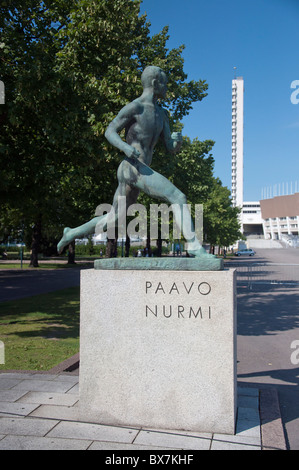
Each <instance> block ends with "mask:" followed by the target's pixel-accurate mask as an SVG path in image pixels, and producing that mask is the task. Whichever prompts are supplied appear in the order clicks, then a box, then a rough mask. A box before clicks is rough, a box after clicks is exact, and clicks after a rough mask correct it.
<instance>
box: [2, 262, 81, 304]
mask: <svg viewBox="0 0 299 470" xmlns="http://www.w3.org/2000/svg"><path fill="white" fill-rule="evenodd" d="M79 285H80V269H78V268H74V269H69V268H68V269H63V268H61V269H53V270H52V269H45V270H40V269H39V270H36V271H35V270H34V269H32V270H31V269H30V270H29V269H26V270H25V269H24V270H10V269H2V270H0V302H4V301H6V300H16V299H21V298H23V297H31V296H32V295H38V294H45V293H47V292H53V291H55V290H58V289H64V288H66V287H73V286H79Z"/></svg>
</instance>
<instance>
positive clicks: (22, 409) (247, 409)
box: [0, 372, 285, 451]
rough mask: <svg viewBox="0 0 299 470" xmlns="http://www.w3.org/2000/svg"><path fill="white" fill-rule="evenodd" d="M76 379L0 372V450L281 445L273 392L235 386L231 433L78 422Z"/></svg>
mask: <svg viewBox="0 0 299 470" xmlns="http://www.w3.org/2000/svg"><path fill="white" fill-rule="evenodd" d="M78 381H79V377H78V375H77V373H74V374H67V373H62V374H47V373H45V374H41V373H30V372H27V373H24V372H23V373H22V372H21V373H11V372H8V373H2V374H0V450H24V449H26V450H107V451H108V450H115V451H117V450H132V451H134V450H138V451H140V450H152V451H161V450H178V451H179V450H185V451H197V450H256V451H257V450H262V449H272V448H276V449H284V448H285V442H284V439H283V434H282V432H281V431H282V427H281V422H280V419H279V416H276V417H275V416H272V417H270V414H271V413H273V397H272V398H271V397H263V396H262V395H261V394H260V393H259V390H258V389H256V388H248V387H239V389H238V418H237V428H236V434H235V435H227V434H210V433H200V432H198V433H197V432H184V431H177V432H176V431H168V430H156V429H147V428H136V427H117V426H106V425H104V424H95V423H91V422H84V421H82V420H79V417H78V403H79V386H78V385H79V384H78ZM269 399H270V401H269ZM271 399H272V402H271ZM262 402H263V404H262ZM261 404H262V407H261ZM269 413H270V414H269ZM270 418H271V421H270V423H271V425H270V429H268V428H267V426H268V424H269V419H270ZM272 418H273V419H272Z"/></svg>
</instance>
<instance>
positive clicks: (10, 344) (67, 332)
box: [0, 287, 80, 370]
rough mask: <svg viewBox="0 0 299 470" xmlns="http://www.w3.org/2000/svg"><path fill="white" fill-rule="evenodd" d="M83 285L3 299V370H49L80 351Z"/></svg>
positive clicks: (0, 312)
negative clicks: (7, 300)
mask: <svg viewBox="0 0 299 470" xmlns="http://www.w3.org/2000/svg"><path fill="white" fill-rule="evenodd" d="M79 313H80V288H79V287H71V288H68V289H63V290H60V291H56V292H51V293H49V294H42V295H36V296H33V297H29V298H25V299H20V300H14V301H9V302H1V303H0V341H2V342H3V343H4V347H5V364H0V370H1V369H2V370H8V369H16V370H48V369H51V368H52V367H54V366H56V365H57V364H59V363H60V362H62V361H64V360H65V359H68V358H69V357H71V356H73V355H74V354H76V353H77V352H78V351H79Z"/></svg>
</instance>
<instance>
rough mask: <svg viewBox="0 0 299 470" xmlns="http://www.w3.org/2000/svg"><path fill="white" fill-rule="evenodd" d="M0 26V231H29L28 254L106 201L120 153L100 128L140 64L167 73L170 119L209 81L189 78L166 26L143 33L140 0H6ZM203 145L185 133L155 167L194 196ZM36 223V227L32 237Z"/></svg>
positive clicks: (129, 93)
mask: <svg viewBox="0 0 299 470" xmlns="http://www.w3.org/2000/svg"><path fill="white" fill-rule="evenodd" d="M0 35H1V36H0V37H1V39H0V64H1V69H0V79H1V80H2V81H3V82H4V84H5V89H6V103H5V105H1V107H0V125H1V135H0V159H1V166H0V181H1V188H0V204H1V214H0V237H1V233H2V237H4V236H6V235H7V233H8V232H10V231H12V230H13V229H14V230H15V231H16V230H17V231H18V230H19V228H18V227H17V225H18V223H19V226H20V227H21V226H22V227H24V228H25V232H26V238H28V236H30V233H31V234H32V236H33V248H34V247H36V249H35V250H33V251H35V258H36V253H37V251H38V249H39V248H38V243H39V242H40V241H41V240H42V239H44V240H46V239H54V240H55V239H58V238H59V237H60V235H61V231H62V228H63V227H64V226H65V225H69V226H77V225H80V224H81V223H83V222H85V221H86V220H88V219H89V218H90V217H91V216H92V215H93V213H94V210H95V208H96V206H97V205H98V204H100V203H103V202H111V201H112V197H113V194H114V191H115V189H116V184H117V181H116V176H115V175H116V169H117V166H118V164H119V163H120V160H121V158H122V156H121V155H119V152H118V151H116V150H115V149H113V148H112V147H111V146H109V145H108V143H107V141H106V140H105V138H104V132H105V130H106V128H107V126H108V124H109V123H110V122H111V120H112V119H113V118H114V117H115V115H116V114H117V113H118V112H119V110H120V109H121V108H122V107H123V106H124V105H125V104H126V103H128V102H129V101H132V100H133V99H135V98H136V97H137V96H139V95H140V94H141V92H142V89H141V83H140V76H141V73H142V71H143V69H144V68H145V67H146V66H147V65H158V66H160V67H161V68H162V69H163V70H164V71H165V72H166V73H167V74H168V77H169V84H168V94H167V97H166V99H165V101H164V102H163V103H161V104H162V105H163V106H164V107H166V108H167V109H168V110H169V112H170V118H171V121H172V124H174V125H175V126H179V121H180V120H181V119H182V118H183V117H184V116H185V115H187V114H188V113H189V111H190V109H192V104H193V103H194V102H196V101H200V100H202V99H203V98H204V97H205V96H206V94H207V88H208V86H207V84H206V83H205V81H203V80H198V81H194V80H192V81H188V77H187V75H186V73H185V72H184V60H183V57H182V53H183V50H184V46H183V45H182V46H180V47H178V48H174V49H171V50H169V49H168V48H167V41H168V39H169V35H168V28H167V27H164V28H163V29H162V31H161V32H160V33H158V34H155V35H151V34H150V23H149V22H148V20H147V17H146V15H140V0H54V1H49V0H44V1H36V0H22V1H18V0H17V1H14V0H12V1H9V0H8V1H6V2H1V6H0ZM211 146H212V144H211V143H210V142H203V143H201V142H198V141H196V142H193V143H192V144H191V143H190V142H187V143H186V144H185V147H184V149H183V151H182V153H181V155H180V157H178V158H177V159H175V160H171V159H170V160H168V159H166V158H165V154H163V155H164V156H162V154H161V152H162V150H159V149H158V150H157V155H156V158H155V162H154V165H155V169H156V170H157V171H161V172H162V173H163V174H165V175H166V176H169V177H170V178H172V180H173V181H174V182H175V184H177V185H178V187H184V188H187V190H188V191H186V193H188V197H189V195H190V198H191V199H192V200H195V199H196V198H197V197H198V198H199V199H200V200H203V199H205V195H206V194H207V188H208V187H210V185H211V181H210V180H211V174H210V173H209V170H208V167H209V165H208V164H206V163H207V162H208V161H209V157H207V162H206V163H205V164H204V163H203V162H204V159H201V158H199V159H198V156H200V155H204V154H208V153H209V151H210V149H211ZM187 149H188V151H187ZM159 156H161V159H160V158H159ZM188 159H191V160H190V161H189V160H188ZM193 159H195V160H196V159H197V160H196V161H197V166H196V168H198V169H197V171H198V179H197V178H194V167H193V165H192V164H190V162H191V163H192V162H193ZM195 160H194V161H195ZM207 179H208V180H209V184H208V183H207V182H206V181H207ZM18 221H19V222H18ZM37 230H39V231H41V232H42V233H40V234H39V240H38V241H37V243H35V242H36V233H37ZM33 263H35V264H36V259H35V260H33Z"/></svg>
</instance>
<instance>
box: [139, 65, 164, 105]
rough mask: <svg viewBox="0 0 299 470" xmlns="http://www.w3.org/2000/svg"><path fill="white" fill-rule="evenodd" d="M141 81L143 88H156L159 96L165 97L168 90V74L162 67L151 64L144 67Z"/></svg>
mask: <svg viewBox="0 0 299 470" xmlns="http://www.w3.org/2000/svg"><path fill="white" fill-rule="evenodd" d="M141 83H142V86H143V88H144V89H145V88H151V87H153V88H154V91H155V93H156V95H157V96H158V97H159V98H165V95H166V91H167V76H166V73H165V72H163V70H162V69H160V67H156V66H155V65H149V66H148V67H146V68H145V69H144V71H143V72H142V75H141Z"/></svg>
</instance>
